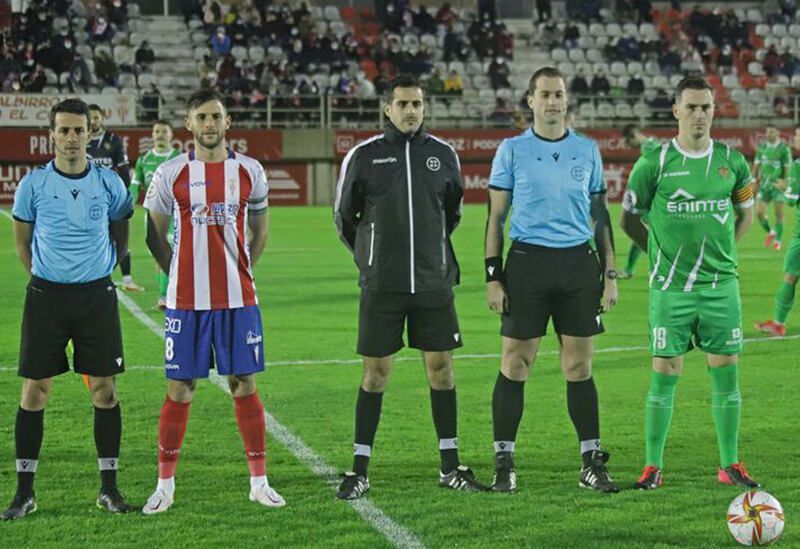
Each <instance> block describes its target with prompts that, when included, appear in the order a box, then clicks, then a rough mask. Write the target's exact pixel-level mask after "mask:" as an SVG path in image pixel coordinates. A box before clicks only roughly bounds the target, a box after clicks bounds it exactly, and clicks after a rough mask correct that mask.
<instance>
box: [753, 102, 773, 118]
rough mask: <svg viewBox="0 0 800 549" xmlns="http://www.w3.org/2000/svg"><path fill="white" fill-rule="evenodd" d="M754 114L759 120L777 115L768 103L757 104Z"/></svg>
mask: <svg viewBox="0 0 800 549" xmlns="http://www.w3.org/2000/svg"><path fill="white" fill-rule="evenodd" d="M756 109H757V110H756V113H757V114H758V116H760V117H761V118H774V117H775V116H776V115H777V113H776V112H775V109H774V108H773V107H772V105H770V104H769V103H759V104H758V105H756Z"/></svg>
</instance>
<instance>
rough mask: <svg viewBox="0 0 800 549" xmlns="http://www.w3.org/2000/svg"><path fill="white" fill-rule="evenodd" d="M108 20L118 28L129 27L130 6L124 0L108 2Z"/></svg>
mask: <svg viewBox="0 0 800 549" xmlns="http://www.w3.org/2000/svg"><path fill="white" fill-rule="evenodd" d="M106 14H107V16H108V21H109V23H111V24H112V25H114V26H115V27H116V28H117V29H126V28H127V27H128V6H127V5H126V4H125V3H123V2H122V0H111V2H108V3H106Z"/></svg>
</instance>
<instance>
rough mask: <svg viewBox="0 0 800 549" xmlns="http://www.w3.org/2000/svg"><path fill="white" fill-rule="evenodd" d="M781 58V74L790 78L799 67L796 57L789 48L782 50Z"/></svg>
mask: <svg viewBox="0 0 800 549" xmlns="http://www.w3.org/2000/svg"><path fill="white" fill-rule="evenodd" d="M781 60H782V61H783V65H782V67H781V74H783V75H784V76H786V78H789V79H791V78H792V76H794V74H795V73H796V72H797V71H798V69H800V64H798V59H797V57H796V56H795V55H794V54H793V53H792V52H791V50H786V51H785V52H783V55H782V56H781Z"/></svg>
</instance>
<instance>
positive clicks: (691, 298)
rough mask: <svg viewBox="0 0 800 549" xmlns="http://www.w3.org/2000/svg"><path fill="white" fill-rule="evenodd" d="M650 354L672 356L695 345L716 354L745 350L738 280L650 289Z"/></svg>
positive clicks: (732, 353) (689, 349) (678, 354)
mask: <svg viewBox="0 0 800 549" xmlns="http://www.w3.org/2000/svg"><path fill="white" fill-rule="evenodd" d="M649 318H650V354H652V355H653V356H660V357H673V356H680V355H683V354H685V353H686V352H688V351H691V350H692V349H693V348H694V347H699V348H700V349H702V350H703V351H705V352H707V353H712V354H715V355H735V354H738V353H740V352H742V302H741V299H740V297H739V281H738V280H736V279H733V280H731V281H730V282H724V283H723V284H722V285H721V286H717V287H716V288H708V289H705V290H698V291H693V292H664V291H660V290H655V289H652V288H651V289H650V311H649Z"/></svg>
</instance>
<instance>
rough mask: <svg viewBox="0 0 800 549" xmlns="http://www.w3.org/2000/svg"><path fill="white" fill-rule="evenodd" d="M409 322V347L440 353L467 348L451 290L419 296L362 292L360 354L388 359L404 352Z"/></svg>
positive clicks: (359, 334)
mask: <svg viewBox="0 0 800 549" xmlns="http://www.w3.org/2000/svg"><path fill="white" fill-rule="evenodd" d="M406 319H408V346H409V347H412V348H414V349H420V350H422V351H430V352H437V351H451V350H453V349H455V348H457V347H461V346H462V345H463V342H462V340H461V331H460V330H459V328H458V317H457V316H456V307H455V299H454V297H453V290H452V289H451V288H447V289H446V290H439V291H432V292H420V293H415V294H405V293H390V292H375V291H370V290H366V289H362V290H361V305H360V310H359V319H358V349H357V352H358V354H360V355H363V356H371V357H384V356H389V355H393V354H394V353H396V352H397V351H399V350H400V349H402V348H403V327H404V324H405V322H406Z"/></svg>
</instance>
